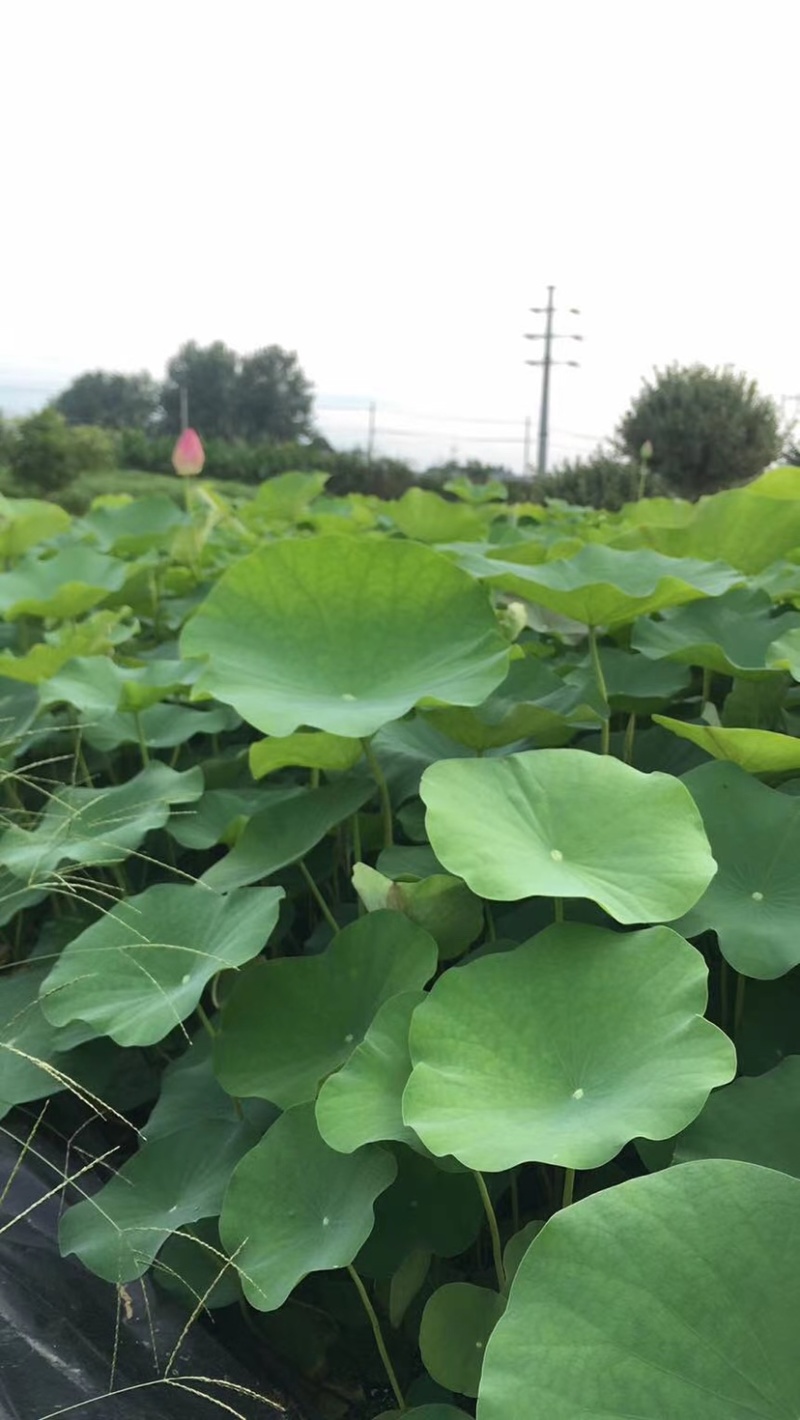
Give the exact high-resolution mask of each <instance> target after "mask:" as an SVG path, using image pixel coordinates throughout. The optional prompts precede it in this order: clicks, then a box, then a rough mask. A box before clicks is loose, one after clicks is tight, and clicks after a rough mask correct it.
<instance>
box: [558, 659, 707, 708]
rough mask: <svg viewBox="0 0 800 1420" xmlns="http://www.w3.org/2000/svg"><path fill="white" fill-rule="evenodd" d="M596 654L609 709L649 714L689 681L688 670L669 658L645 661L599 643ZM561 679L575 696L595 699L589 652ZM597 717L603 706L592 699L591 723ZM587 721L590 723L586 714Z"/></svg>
mask: <svg viewBox="0 0 800 1420" xmlns="http://www.w3.org/2000/svg"><path fill="white" fill-rule="evenodd" d="M599 655H600V663H601V666H602V671H603V679H604V681H605V686H606V692H607V695H608V703H609V706H610V708H611V710H612V711H624V712H625V713H626V714H629V715H630V714H634V715H650V714H652V713H653V711H654V710H658V709H662V708H663V706H664V703H665V702H669V701H671V700H674V699H675V697H676V696H679V695H680V694H681V693H682V692H683V691H685V690H686V688H687V686H688V685H689V680H690V675H689V672H688V670H686V669H685V668H684V667H682V666H675V665H672V664H670V662H669V661H647V660H645V659H644V657H643V656H632V655H630V653H629V652H628V651H621V650H619V649H618V648H617V647H616V646H603V647H602V648H601V649H600V651H599ZM564 683H565V685H566V686H567V687H568V689H569V690H570V691H571V692H572V694H573V696H574V697H575V698H577V697H578V696H580V697H581V698H582V699H583V700H584V702H585V703H591V702H592V701H593V700H594V701H595V702H596V697H597V689H596V686H597V679H596V672H595V670H594V667H593V665H592V662H591V657H590V656H589V655H586V656H585V657H584V658H583V660H582V661H581V663H580V664H579V665H577V666H576V667H575V669H574V670H571V671H568V672H567V674H566V675H565V677H564ZM601 718H605V717H604V715H603V709H602V706H601V705H600V704H599V702H596V703H595V705H594V725H596V724H597V722H598V721H599V720H600V719H601ZM587 722H588V723H591V722H590V721H588V717H587Z"/></svg>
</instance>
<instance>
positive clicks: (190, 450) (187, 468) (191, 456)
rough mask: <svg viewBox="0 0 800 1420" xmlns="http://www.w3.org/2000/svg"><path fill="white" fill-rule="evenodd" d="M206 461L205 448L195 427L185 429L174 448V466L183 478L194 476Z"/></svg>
mask: <svg viewBox="0 0 800 1420" xmlns="http://www.w3.org/2000/svg"><path fill="white" fill-rule="evenodd" d="M205 461H206V454H205V449H204V448H203V445H202V443H201V441H200V435H199V434H198V433H197V431H196V430H195V429H184V431H183V433H182V434H181V436H180V438H179V439H178V441H177V443H176V445H175V448H174V449H173V450H172V467H173V468H174V470H175V472H176V473H177V474H178V475H179V476H180V477H181V478H194V477H195V476H196V474H198V473H200V472H201V471H202V468H203V464H204V463H205Z"/></svg>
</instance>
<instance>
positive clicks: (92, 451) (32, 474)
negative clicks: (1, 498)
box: [8, 409, 115, 494]
mask: <svg viewBox="0 0 800 1420" xmlns="http://www.w3.org/2000/svg"><path fill="white" fill-rule="evenodd" d="M114 459H115V450H114V444H113V442H112V440H111V439H110V438H109V436H108V435H107V434H105V433H104V432H103V430H102V429H94V428H84V427H82V426H78V427H75V428H71V427H70V426H69V425H68V424H67V422H66V420H65V418H64V416H63V415H61V414H59V413H58V412H57V411H56V410H55V409H44V410H42V411H41V413H40V414H31V415H30V416H29V417H28V418H27V419H21V420H20V421H19V422H18V424H17V425H16V427H15V430H14V433H13V436H12V437H11V439H10V448H9V454H8V466H9V469H10V472H11V476H12V478H13V481H14V483H15V485H16V487H17V488H18V489H19V490H20V491H25V492H26V493H27V492H30V493H33V494H37V493H43V494H48V493H49V494H52V493H60V492H61V491H62V490H63V489H66V488H68V486H69V485H70V483H71V482H72V481H73V480H74V479H75V478H76V477H77V476H78V475H79V474H81V473H96V472H98V471H103V472H105V471H106V470H109V469H111V468H113V466H114Z"/></svg>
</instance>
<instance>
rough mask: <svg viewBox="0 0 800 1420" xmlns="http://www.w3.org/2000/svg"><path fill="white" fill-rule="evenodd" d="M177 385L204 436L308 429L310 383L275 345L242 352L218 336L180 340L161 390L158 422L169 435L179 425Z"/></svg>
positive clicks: (279, 437)
mask: <svg viewBox="0 0 800 1420" xmlns="http://www.w3.org/2000/svg"><path fill="white" fill-rule="evenodd" d="M181 390H185V391H186V396H187V398H188V407H189V410H190V411H191V422H192V425H193V427H194V428H196V429H197V430H198V432H199V433H200V434H201V435H202V437H203V439H204V440H209V439H234V438H238V439H244V440H250V439H264V440H269V441H274V442H281V441H286V442H290V441H297V440H298V438H300V436H302V435H307V434H310V433H311V411H312V404H313V387H312V385H311V384H310V383H309V381H308V380H307V379H306V377H305V375H304V374H303V371H302V370H301V368H300V365H299V363H298V359H297V356H296V355H295V354H294V353H290V352H289V351H286V350H282V349H281V347H280V346H278V345H269V346H265V347H264V348H263V349H262V350H256V351H254V352H253V353H252V354H251V355H245V356H241V355H237V353H236V351H235V350H231V349H230V347H229V346H227V345H225V344H224V343H223V341H221V340H216V341H214V342H213V344H212V345H207V346H201V345H198V344H197V342H196V341H194V340H190V341H188V342H187V343H186V344H185V345H182V346H181V348H180V350H179V351H178V353H177V354H176V355H174V356H173V357H172V359H171V360H170V361H169V363H168V364H167V374H166V379H165V381H164V385H163V387H162V390H161V404H162V409H163V424H164V428H165V430H166V431H168V432H169V433H170V434H172V435H174V434H177V432H178V431H179V429H180V401H181ZM209 472H212V470H211V469H209Z"/></svg>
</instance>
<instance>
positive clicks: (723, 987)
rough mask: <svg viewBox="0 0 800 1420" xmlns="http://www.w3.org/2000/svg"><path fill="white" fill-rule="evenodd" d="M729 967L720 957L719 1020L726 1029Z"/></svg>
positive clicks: (728, 1011) (728, 1017)
mask: <svg viewBox="0 0 800 1420" xmlns="http://www.w3.org/2000/svg"><path fill="white" fill-rule="evenodd" d="M728 975H729V967H728V963H727V962H726V960H725V958H724V957H720V963H719V1020H720V1025H721V1026H722V1029H723V1030H727V1029H728V1025H729V1022H730V988H729V985H728Z"/></svg>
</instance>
